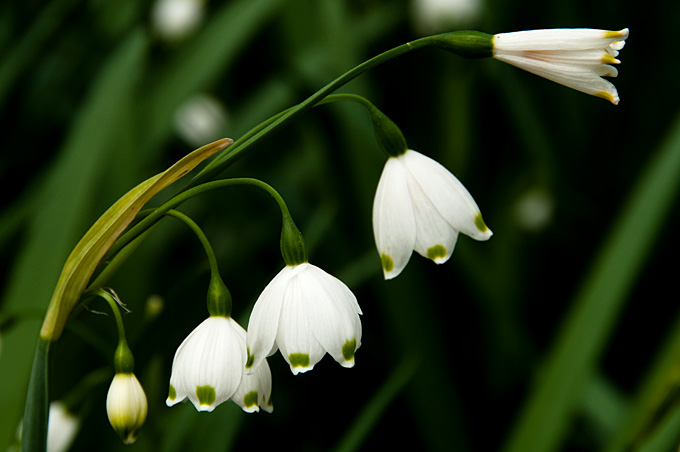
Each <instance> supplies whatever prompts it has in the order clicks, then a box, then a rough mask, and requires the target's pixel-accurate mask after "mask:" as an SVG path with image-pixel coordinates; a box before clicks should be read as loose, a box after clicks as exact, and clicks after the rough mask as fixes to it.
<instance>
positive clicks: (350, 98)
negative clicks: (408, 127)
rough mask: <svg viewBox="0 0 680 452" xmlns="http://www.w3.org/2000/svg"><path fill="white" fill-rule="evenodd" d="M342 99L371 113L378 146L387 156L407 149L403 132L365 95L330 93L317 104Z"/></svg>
mask: <svg viewBox="0 0 680 452" xmlns="http://www.w3.org/2000/svg"><path fill="white" fill-rule="evenodd" d="M342 101H347V102H356V103H358V104H360V105H361V106H363V107H364V108H366V110H367V111H368V114H369V115H371V121H372V122H373V131H374V132H375V138H376V140H377V141H378V144H379V145H380V148H381V149H382V150H383V152H385V154H386V155H387V156H388V157H399V156H400V155H402V154H404V153H405V152H406V151H408V145H407V144H406V138H404V134H403V133H401V130H400V129H399V127H398V126H397V125H396V124H395V123H394V122H393V121H392V120H391V119H390V118H388V117H387V115H385V113H383V112H382V111H380V110H379V109H378V108H377V107H376V106H375V105H373V103H371V102H370V101H369V100H368V99H366V98H365V97H362V96H358V95H356V94H346V93H342V94H331V95H329V96H326V98H325V99H323V100H322V101H321V102H319V103H318V104H317V105H323V104H327V103H331V102H342Z"/></svg>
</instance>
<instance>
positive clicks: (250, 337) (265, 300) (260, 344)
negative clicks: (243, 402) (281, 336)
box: [246, 266, 295, 373]
mask: <svg viewBox="0 0 680 452" xmlns="http://www.w3.org/2000/svg"><path fill="white" fill-rule="evenodd" d="M294 271H295V267H291V266H286V267H284V268H283V269H282V270H281V271H280V272H279V273H278V274H277V275H276V276H275V277H274V279H272V280H271V282H270V283H269V284H267V287H265V288H264V290H263V291H262V294H260V296H259V298H258V299H257V301H256V302H255V306H253V310H252V312H251V313H250V320H249V322H248V333H247V336H246V346H247V350H248V353H249V354H250V356H248V361H249V362H248V367H247V368H246V373H252V372H253V369H255V368H256V367H257V366H258V365H259V364H260V363H261V362H262V361H263V360H264V358H265V357H267V356H269V355H270V354H272V353H274V352H276V349H277V344H276V335H277V331H278V327H279V320H280V318H281V307H282V306H283V296H284V293H285V292H286V289H287V287H288V284H289V282H290V279H291V277H292V276H293V273H294ZM250 361H252V362H250Z"/></svg>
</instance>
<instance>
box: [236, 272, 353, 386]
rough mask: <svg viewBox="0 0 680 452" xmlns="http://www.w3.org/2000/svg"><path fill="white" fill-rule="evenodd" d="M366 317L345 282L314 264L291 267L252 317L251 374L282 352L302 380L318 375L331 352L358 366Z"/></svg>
mask: <svg viewBox="0 0 680 452" xmlns="http://www.w3.org/2000/svg"><path fill="white" fill-rule="evenodd" d="M360 314H361V309H360V308H359V303H358V302H357V299H356V297H355V296H354V294H353V293H352V291H351V290H350V289H349V288H348V287H347V286H346V285H345V284H344V283H343V282H342V281H340V280H339V279H337V278H336V277H334V276H332V275H330V274H328V273H326V272H325V271H323V270H322V269H320V268H319V267H316V266H314V265H312V264H310V263H308V262H303V263H300V264H288V265H286V267H284V268H283V270H281V271H280V272H279V274H278V275H276V277H274V279H273V280H272V281H271V282H270V283H269V284H268V285H267V287H266V288H265V289H264V291H263V292H262V294H261V295H260V297H259V298H258V299H257V301H256V302H255V306H254V307H253V311H252V313H251V314H250V322H249V323H248V338H247V347H248V363H247V365H246V368H247V369H246V371H247V372H251V371H252V370H251V369H254V370H255V371H256V370H257V369H258V367H259V366H261V364H260V363H261V362H262V361H263V360H264V358H265V357H266V356H269V355H272V354H274V353H276V351H277V350H278V349H280V350H281V354H282V355H283V357H284V358H285V360H286V361H287V362H288V364H289V365H290V369H291V371H292V372H293V374H296V375H297V374H298V373H300V372H307V371H309V370H312V368H313V367H314V365H315V364H316V363H318V362H319V361H320V360H321V358H323V356H324V355H325V354H326V353H328V354H330V355H331V356H332V357H333V358H335V360H336V361H337V362H338V363H340V365H342V366H343V367H352V366H354V353H355V352H356V350H357V349H358V348H359V346H360V345H361V321H360V320H359V315H360Z"/></svg>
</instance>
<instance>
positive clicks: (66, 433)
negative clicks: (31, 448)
mask: <svg viewBox="0 0 680 452" xmlns="http://www.w3.org/2000/svg"><path fill="white" fill-rule="evenodd" d="M79 428H80V418H79V417H77V416H75V415H74V414H72V413H70V412H69V411H68V409H67V408H66V404H65V403H64V402H59V401H56V402H52V403H50V414H49V421H48V424H47V452H65V451H67V450H69V449H70V448H71V444H73V440H74V439H75V438H76V434H77V433H78V429H79Z"/></svg>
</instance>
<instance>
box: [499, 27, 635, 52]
mask: <svg viewBox="0 0 680 452" xmlns="http://www.w3.org/2000/svg"><path fill="white" fill-rule="evenodd" d="M627 37H628V29H624V30H621V31H618V32H615V31H608V30H596V29H591V28H555V29H548V30H527V31H516V32H512V33H499V34H497V35H494V55H495V53H496V52H502V51H506V50H530V51H531V50H584V49H597V48H605V47H607V46H608V45H610V44H611V43H612V42H623V41H625V39H626V38H627Z"/></svg>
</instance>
